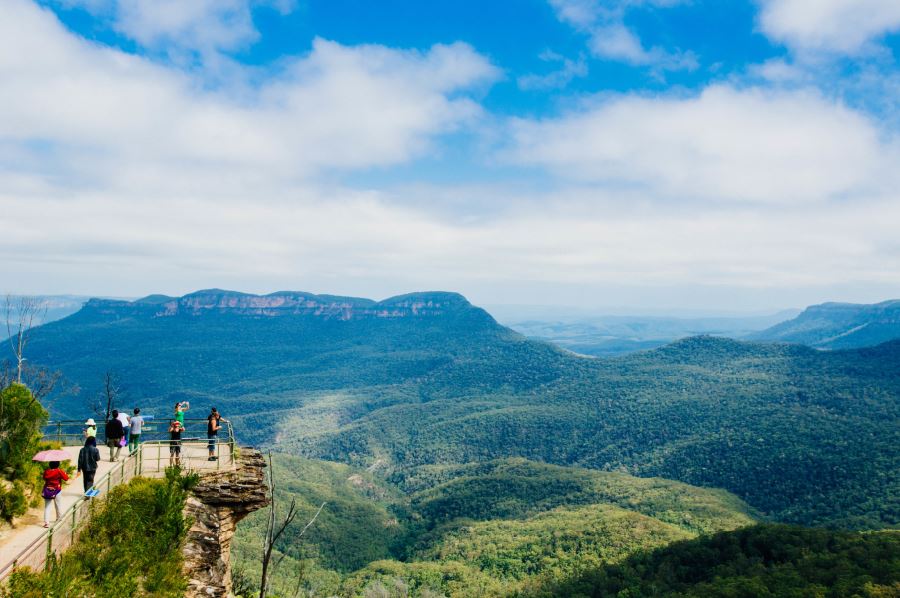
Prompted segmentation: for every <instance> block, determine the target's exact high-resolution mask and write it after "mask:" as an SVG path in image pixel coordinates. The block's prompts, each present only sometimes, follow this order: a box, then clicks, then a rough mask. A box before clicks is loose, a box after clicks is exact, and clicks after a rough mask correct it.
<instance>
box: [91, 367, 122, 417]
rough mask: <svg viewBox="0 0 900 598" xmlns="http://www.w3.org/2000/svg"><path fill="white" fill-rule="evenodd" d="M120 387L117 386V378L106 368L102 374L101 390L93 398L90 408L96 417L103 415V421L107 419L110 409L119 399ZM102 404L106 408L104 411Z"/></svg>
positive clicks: (110, 413)
mask: <svg viewBox="0 0 900 598" xmlns="http://www.w3.org/2000/svg"><path fill="white" fill-rule="evenodd" d="M121 393H122V389H121V387H120V386H119V378H118V376H116V374H115V373H114V372H112V371H110V370H106V373H105V374H104V375H103V390H102V391H101V392H100V396H99V397H98V398H97V399H95V400H94V402H93V404H92V405H91V408H92V409H93V411H94V413H95V414H97V416H98V417H103V421H109V418H110V417H111V416H112V410H113V408H114V407H115V406H116V402H118V400H119V395H120V394H121ZM104 406H105V408H106V410H105V411H104Z"/></svg>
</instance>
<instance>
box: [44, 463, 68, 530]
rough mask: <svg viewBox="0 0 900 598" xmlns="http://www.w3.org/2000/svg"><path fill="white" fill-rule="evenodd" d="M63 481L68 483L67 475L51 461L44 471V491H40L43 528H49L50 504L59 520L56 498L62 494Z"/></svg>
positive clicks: (57, 464)
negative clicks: (42, 500)
mask: <svg viewBox="0 0 900 598" xmlns="http://www.w3.org/2000/svg"><path fill="white" fill-rule="evenodd" d="M63 481H66V482H68V481H69V476H68V474H67V473H66V472H64V471H63V470H62V469H60V468H59V461H51V462H50V466H49V467H48V468H47V469H45V470H44V489H43V490H42V491H41V496H43V497H44V527H50V503H53V506H54V507H55V508H56V518H57V519H59V500H57V497H58V496H59V493H60V492H62V483H63Z"/></svg>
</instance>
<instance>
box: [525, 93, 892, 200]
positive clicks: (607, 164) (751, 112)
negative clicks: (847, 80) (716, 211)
mask: <svg viewBox="0 0 900 598" xmlns="http://www.w3.org/2000/svg"><path fill="white" fill-rule="evenodd" d="M512 136H513V139H514V141H513V144H514V147H513V148H512V149H511V150H510V157H511V159H512V160H514V161H517V162H519V163H522V164H528V165H540V166H544V167H547V168H549V169H551V170H553V171H555V172H557V173H559V174H560V175H562V176H567V177H573V178H574V179H576V180H582V181H590V182H594V183H602V184H606V185H613V186H629V187H638V188H642V189H646V190H648V191H649V192H650V193H652V194H653V195H654V196H658V197H668V198H677V199H681V200H686V199H687V200H690V199H713V200H731V201H753V202H772V203H796V202H806V201H823V200H828V199H837V198H841V197H845V196H848V195H853V194H857V195H859V194H865V193H869V192H878V191H880V190H882V189H884V188H886V187H890V185H893V184H896V183H897V182H898V181H897V173H896V172H894V171H895V169H894V168H893V166H894V165H895V164H896V163H897V159H898V157H900V154H898V151H897V146H896V142H888V141H885V140H883V139H882V138H881V136H880V132H879V129H878V127H877V126H876V125H875V123H873V122H871V121H870V120H869V119H868V118H866V117H865V116H863V115H862V114H860V113H858V112H855V111H853V110H851V109H849V108H846V107H844V106H841V105H837V104H834V103H832V102H830V101H828V100H826V99H824V98H822V97H821V96H819V95H818V94H817V93H815V92H804V91H795V92H773V91H766V90H762V89H747V90H738V89H734V88H731V87H726V86H714V87H710V88H708V89H706V90H705V91H703V92H702V93H701V94H700V95H697V96H694V97H688V98H641V97H634V96H623V97H618V98H615V99H612V100H607V101H603V102H600V103H599V104H598V105H595V106H589V107H586V108H584V109H583V110H580V111H576V112H573V113H571V114H568V115H566V116H563V117H560V118H555V119H548V120H545V121H527V120H520V121H516V122H514V124H513V128H512Z"/></svg>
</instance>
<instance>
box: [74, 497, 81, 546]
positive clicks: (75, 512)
mask: <svg viewBox="0 0 900 598" xmlns="http://www.w3.org/2000/svg"><path fill="white" fill-rule="evenodd" d="M79 500H80V499H79ZM78 502H79V501H77V500H76V501H75V504H74V505H73V506H72V544H74V543H75V525H76V523H77V522H78Z"/></svg>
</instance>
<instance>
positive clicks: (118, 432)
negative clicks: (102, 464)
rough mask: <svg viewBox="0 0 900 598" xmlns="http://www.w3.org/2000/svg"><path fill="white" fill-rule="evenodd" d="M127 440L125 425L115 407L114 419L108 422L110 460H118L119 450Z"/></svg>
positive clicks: (107, 435) (107, 442) (107, 436)
mask: <svg viewBox="0 0 900 598" xmlns="http://www.w3.org/2000/svg"><path fill="white" fill-rule="evenodd" d="M124 440H125V427H124V426H123V425H122V420H121V419H119V412H118V411H117V410H115V409H113V412H112V419H111V420H109V421H108V422H106V446H108V447H109V460H110V461H118V460H119V451H120V450H122V446H123V444H124V442H123V441H124Z"/></svg>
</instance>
